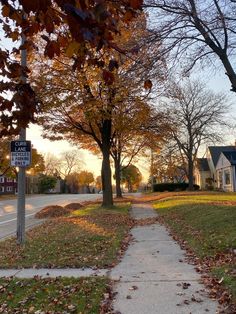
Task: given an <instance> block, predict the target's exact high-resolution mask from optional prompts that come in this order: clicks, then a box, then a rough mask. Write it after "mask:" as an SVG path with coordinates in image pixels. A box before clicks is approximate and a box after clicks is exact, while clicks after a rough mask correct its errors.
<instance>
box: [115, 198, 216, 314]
mask: <svg viewBox="0 0 236 314" xmlns="http://www.w3.org/2000/svg"><path fill="white" fill-rule="evenodd" d="M132 216H133V217H134V218H135V219H141V218H149V217H154V216H156V213H155V212H154V210H153V209H152V207H151V205H146V204H145V205H144V204H135V205H134V206H133V208H132ZM132 235H133V237H134V240H133V242H132V243H131V245H130V246H129V248H128V250H127V251H126V254H125V256H124V258H123V259H122V261H121V263H120V264H119V265H117V266H116V267H115V268H114V269H113V270H112V271H111V274H110V276H111V278H112V279H114V280H118V281H117V283H116V285H115V291H116V292H117V295H116V300H115V301H114V303H113V305H114V310H115V311H117V313H122V314H175V313H176V314H185V313H186V314H190V313H191V314H194V313H196V314H202V313H211V314H214V313H217V311H218V309H219V308H218V303H217V301H213V300H211V299H209V298H208V297H207V292H206V291H205V289H204V286H203V285H201V284H199V280H200V275H199V274H197V273H196V271H195V270H194V268H193V266H191V265H189V264H187V263H185V262H184V251H182V250H181V249H180V247H179V245H178V244H176V243H175V242H174V240H173V239H172V238H171V237H170V236H169V235H168V233H167V231H166V229H165V228H164V227H163V226H161V225H159V224H155V225H149V226H138V227H135V228H133V229H132Z"/></svg>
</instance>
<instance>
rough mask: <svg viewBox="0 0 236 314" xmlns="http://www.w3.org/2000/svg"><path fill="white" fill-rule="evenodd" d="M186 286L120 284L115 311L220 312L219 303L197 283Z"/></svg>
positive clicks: (124, 313) (151, 313)
mask: <svg viewBox="0 0 236 314" xmlns="http://www.w3.org/2000/svg"><path fill="white" fill-rule="evenodd" d="M188 284H189V286H188V289H183V288H182V285H181V284H180V283H178V282H138V283H137V282H135V283H133V282H126V283H123V282H121V283H117V284H116V286H115V291H116V292H118V294H117V295H116V300H115V302H114V310H115V311H118V312H120V313H122V314H139V313H140V314H141V313H142V314H157V313H158V314H189V313H191V314H203V313H211V314H213V313H216V312H217V308H218V304H217V303H216V302H214V301H213V300H211V299H209V298H208V297H207V295H206V293H205V292H204V290H203V289H202V286H201V285H199V284H198V283H196V282H188Z"/></svg>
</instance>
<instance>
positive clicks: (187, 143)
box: [165, 80, 229, 190]
mask: <svg viewBox="0 0 236 314" xmlns="http://www.w3.org/2000/svg"><path fill="white" fill-rule="evenodd" d="M165 108H166V116H167V119H168V120H169V124H170V126H171V128H170V135H171V137H172V140H173V141H174V143H175V145H176V147H177V148H178V149H179V152H180V153H181V155H182V158H183V160H184V159H185V160H186V162H187V167H188V169H187V175H188V179H189V189H190V190H193V164H194V161H195V160H196V157H197V153H198V150H199V147H200V145H201V144H202V143H206V142H209V141H219V140H220V139H221V137H220V135H221V134H220V130H219V127H220V126H221V127H222V126H225V125H227V124H226V122H225V115H226V113H227V110H228V108H229V105H228V104H227V98H226V96H225V95H224V94H222V93H221V94H220V93H218V94H217V93H214V92H213V91H211V90H209V89H207V88H206V86H205V84H203V83H200V82H199V81H193V82H191V81H189V80H188V81H187V82H185V84H183V85H182V86H180V85H177V84H173V86H172V88H171V90H169V93H168V101H167V102H166V103H165Z"/></svg>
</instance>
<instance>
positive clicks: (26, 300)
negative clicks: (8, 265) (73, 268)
mask: <svg viewBox="0 0 236 314" xmlns="http://www.w3.org/2000/svg"><path fill="white" fill-rule="evenodd" d="M107 287H108V279H106V278H80V279H72V278H55V279H52V278H46V279H39V278H34V279H21V280H18V279H13V278H7V279H0V313H48V314H49V313H58V314H59V313H78V314H79V313H81V314H96V313H97V314H99V313H100V304H101V301H102V300H103V299H104V293H106V292H107Z"/></svg>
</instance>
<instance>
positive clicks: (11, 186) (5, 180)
mask: <svg viewBox="0 0 236 314" xmlns="http://www.w3.org/2000/svg"><path fill="white" fill-rule="evenodd" d="M16 192H17V182H16V179H14V178H11V177H7V176H0V195H3V194H15V193H16Z"/></svg>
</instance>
